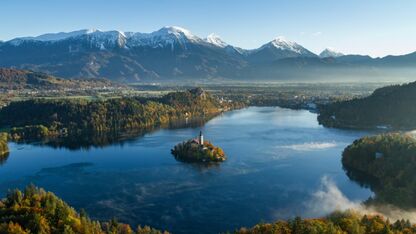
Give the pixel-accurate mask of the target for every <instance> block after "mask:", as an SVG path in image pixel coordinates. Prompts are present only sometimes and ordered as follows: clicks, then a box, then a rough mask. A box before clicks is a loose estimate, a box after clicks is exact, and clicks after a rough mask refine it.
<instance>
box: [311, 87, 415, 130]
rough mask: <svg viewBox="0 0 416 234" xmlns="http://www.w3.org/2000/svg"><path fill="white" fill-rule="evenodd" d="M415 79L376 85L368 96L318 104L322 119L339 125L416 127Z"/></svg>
mask: <svg viewBox="0 0 416 234" xmlns="http://www.w3.org/2000/svg"><path fill="white" fill-rule="evenodd" d="M415 100H416V82H413V83H409V84H405V85H394V86H388V87H384V88H380V89H377V90H376V91H374V93H373V94H372V95H370V96H369V97H365V98H361V99H353V100H349V101H341V102H335V103H332V104H329V105H323V106H320V108H319V112H320V113H319V116H318V121H319V123H321V124H323V125H324V126H327V127H339V128H377V127H378V128H396V129H414V128H415V127H416V118H414V116H415V115H416V102H415Z"/></svg>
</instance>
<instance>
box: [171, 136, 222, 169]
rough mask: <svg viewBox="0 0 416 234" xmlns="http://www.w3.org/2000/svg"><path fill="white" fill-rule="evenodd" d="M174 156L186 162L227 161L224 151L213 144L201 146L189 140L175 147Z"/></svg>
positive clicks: (208, 143)
mask: <svg viewBox="0 0 416 234" xmlns="http://www.w3.org/2000/svg"><path fill="white" fill-rule="evenodd" d="M172 154H173V155H174V156H175V158H176V159H177V160H180V161H184V162H206V163H209V162H223V161H225V159H226V156H225V153H224V151H223V150H222V149H221V148H220V147H216V146H214V145H213V144H211V142H208V141H205V142H204V145H203V146H202V145H199V144H198V143H196V142H194V140H188V141H186V142H183V143H179V144H177V145H175V147H174V148H173V149H172Z"/></svg>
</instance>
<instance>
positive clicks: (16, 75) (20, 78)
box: [0, 68, 116, 91]
mask: <svg viewBox="0 0 416 234" xmlns="http://www.w3.org/2000/svg"><path fill="white" fill-rule="evenodd" d="M115 85H116V84H115V83H113V82H110V81H109V80H105V79H87V80H85V79H73V80H69V79H60V78H57V77H55V76H51V75H48V74H45V73H42V72H33V71H28V70H18V69H10V68H0V89H6V90H7V91H11V90H21V89H42V90H47V89H58V90H59V89H82V88H95V87H100V88H102V87H111V86H115Z"/></svg>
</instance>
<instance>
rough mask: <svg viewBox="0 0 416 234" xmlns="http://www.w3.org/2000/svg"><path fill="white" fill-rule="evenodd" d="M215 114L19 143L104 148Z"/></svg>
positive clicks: (199, 123) (202, 121) (199, 122)
mask: <svg viewBox="0 0 416 234" xmlns="http://www.w3.org/2000/svg"><path fill="white" fill-rule="evenodd" d="M214 117H215V116H209V117H204V118H192V119H182V120H177V121H171V122H169V123H168V124H164V125H159V126H151V127H146V128H140V129H132V130H114V131H108V132H100V133H91V132H89V133H82V134H76V135H69V136H63V137H53V138H44V139H40V140H39V139H37V140H25V141H18V142H16V143H17V144H30V145H36V146H42V147H51V148H54V149H61V148H63V149H68V150H71V151H78V150H90V149H94V148H104V147H106V146H110V145H120V146H123V145H124V144H126V143H131V142H134V141H136V140H137V139H138V138H141V137H143V136H145V135H146V134H149V133H152V132H155V131H158V130H160V129H180V128H197V127H201V126H203V125H204V124H205V123H207V122H208V121H209V120H211V119H212V118H214ZM0 164H1V162H0Z"/></svg>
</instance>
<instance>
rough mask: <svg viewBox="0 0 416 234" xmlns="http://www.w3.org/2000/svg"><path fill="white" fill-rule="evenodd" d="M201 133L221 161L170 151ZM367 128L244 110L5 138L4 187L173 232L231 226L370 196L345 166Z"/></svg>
mask: <svg viewBox="0 0 416 234" xmlns="http://www.w3.org/2000/svg"><path fill="white" fill-rule="evenodd" d="M200 130H202V131H203V132H204V134H205V139H207V140H210V141H211V142H213V143H214V144H215V145H218V146H220V147H222V148H223V149H224V151H225V153H226V154H227V156H228V160H227V161H226V162H224V163H222V164H220V165H218V166H211V167H205V166H198V165H193V164H186V163H182V162H178V161H176V160H175V159H174V157H173V156H172V155H171V154H170V149H171V148H172V147H173V146H174V145H175V144H177V143H178V142H181V141H183V140H186V139H189V138H192V137H195V136H197V134H198V133H199V131H200ZM366 134H367V133H366V132H360V131H347V130H337V129H327V128H324V127H322V126H319V125H318V123H317V120H316V114H313V113H310V112H308V111H305V110H289V109H282V108H278V107H250V108H247V109H242V110H237V111H232V112H228V113H225V114H223V115H221V116H218V117H216V118H214V119H212V120H210V121H209V122H207V123H206V124H205V125H204V126H202V127H189V128H180V129H161V130H156V131H153V132H149V133H146V134H144V135H140V136H138V137H135V138H133V139H129V140H128V141H123V143H115V144H110V145H107V146H103V147H92V148H89V149H81V150H73V149H72V150H70V149H67V148H64V147H62V148H56V147H55V148H54V147H50V146H45V145H40V144H10V148H11V153H10V156H9V158H8V159H7V161H5V162H4V164H3V165H1V166H0V191H1V195H2V196H4V195H5V193H6V192H7V190H8V189H9V188H16V187H17V188H23V187H24V186H26V185H27V184H29V183H33V184H35V185H37V186H40V187H43V188H45V189H46V190H49V191H52V192H54V193H55V194H57V195H58V196H59V197H61V198H62V199H64V200H65V201H66V202H68V203H69V204H70V205H71V206H73V207H75V208H76V209H80V208H84V209H85V210H86V211H87V213H89V214H90V216H91V218H97V219H100V220H108V219H110V218H112V217H117V219H118V220H119V221H120V222H126V223H129V224H131V225H133V226H136V225H137V224H146V225H151V226H153V227H156V228H159V229H166V230H169V231H171V232H174V233H218V232H224V231H227V230H230V231H232V230H234V229H236V228H238V227H242V226H246V227H249V226H252V225H254V224H256V223H258V222H262V221H263V222H271V221H274V220H276V219H286V218H293V217H295V216H298V215H299V216H302V217H316V216H321V215H325V214H326V213H328V212H330V211H331V210H334V209H337V208H338V209H343V208H348V207H350V206H351V205H353V204H356V203H357V202H360V201H363V200H366V199H367V198H368V197H369V196H371V195H372V193H371V191H369V190H368V189H365V188H361V187H360V186H358V185H357V184H355V183H354V182H352V181H350V180H349V179H348V178H347V176H346V175H345V173H344V171H343V169H342V165H341V153H342V150H343V149H344V148H345V146H347V145H348V144H350V143H351V142H352V141H353V140H355V139H357V138H359V137H361V136H363V135H366Z"/></svg>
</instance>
